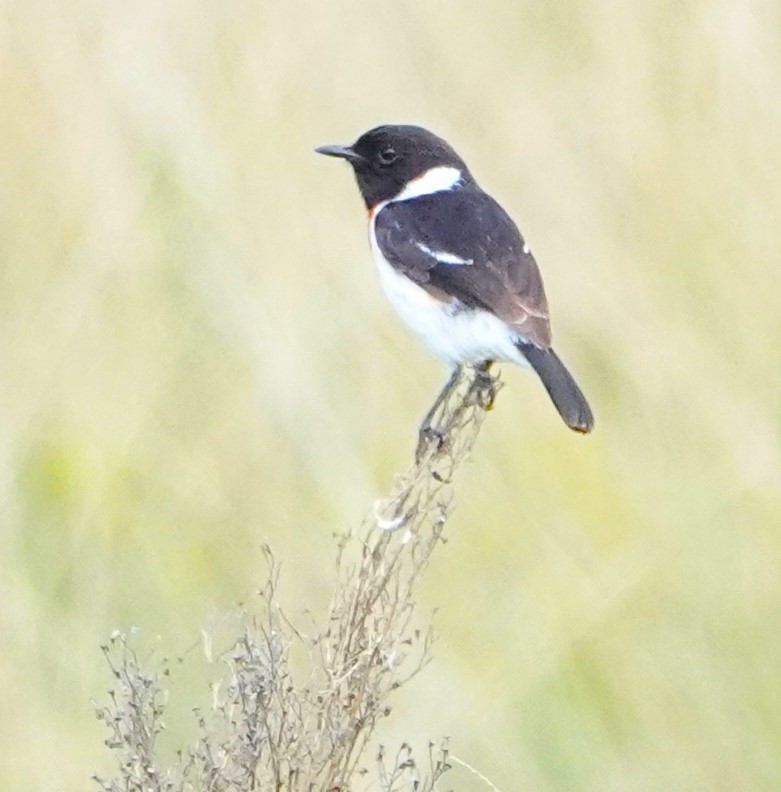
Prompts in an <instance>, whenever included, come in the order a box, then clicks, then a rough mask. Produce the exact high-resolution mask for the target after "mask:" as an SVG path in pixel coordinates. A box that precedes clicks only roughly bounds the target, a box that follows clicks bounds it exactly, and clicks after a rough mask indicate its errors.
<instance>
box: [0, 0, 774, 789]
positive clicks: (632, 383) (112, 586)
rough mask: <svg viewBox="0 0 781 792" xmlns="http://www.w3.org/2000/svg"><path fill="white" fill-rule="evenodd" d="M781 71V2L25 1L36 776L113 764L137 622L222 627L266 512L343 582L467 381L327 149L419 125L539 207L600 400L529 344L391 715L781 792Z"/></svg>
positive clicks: (13, 783)
mask: <svg viewBox="0 0 781 792" xmlns="http://www.w3.org/2000/svg"><path fill="white" fill-rule="evenodd" d="M780 81H781V6H779V4H778V3H777V2H774V1H773V0H699V1H698V0H691V1H690V2H686V3H672V2H667V1H666V0H650V1H649V2H640V1H639V0H632V1H631V2H627V3H623V4H616V3H614V2H608V1H607V0H574V1H573V2H569V3H566V4H565V3H548V2H538V1H536V0H535V1H534V2H528V3H515V2H510V0H506V1H505V2H499V1H498V0H497V2H487V3H485V2H484V3H477V2H467V1H466V0H456V1H453V2H448V3H445V2H442V0H433V1H432V2H426V3H420V2H407V1H406V0H401V1H400V2H396V3H391V4H372V3H361V2H358V1H357V0H338V1H337V2H333V3H329V4H324V3H321V4H319V3H314V2H303V1H302V0H293V1H291V2H287V3H270V2H264V1H263V0H261V2H254V3H253V2H245V1H239V0H223V2H219V3H218V2H213V1H212V0H199V2H192V0H187V1H185V0H134V2H132V3H130V2H121V0H116V1H113V0H112V2H95V0H73V2H70V3H56V2H53V0H18V1H17V2H14V0H4V2H1V3H0V107H1V108H2V113H0V338H1V339H2V342H1V343H0V509H1V512H0V519H1V520H2V530H1V531H0V645H1V646H2V651H1V652H0V778H2V779H3V780H2V787H3V788H4V789H7V790H22V789H24V790H27V789H43V790H48V789H51V790H54V789H58V790H63V789H66V790H71V789H73V790H75V789H83V788H85V787H88V786H89V781H88V780H87V779H88V777H89V775H90V774H91V773H92V772H94V771H96V770H97V771H99V772H102V773H105V772H108V770H109V769H110V767H111V757H110V756H109V754H108V752H107V751H106V749H105V748H104V747H103V746H102V739H103V737H104V732H103V730H102V728H101V727H100V724H98V723H97V721H95V719H94V717H93V714H92V708H91V706H90V699H91V698H98V699H101V698H103V697H105V690H106V689H107V688H108V686H109V685H110V679H109V678H108V674H107V671H106V668H105V667H104V663H103V660H102V656H101V654H100V651H99V649H98V646H99V644H100V643H102V642H103V641H105V640H106V637H107V636H108V634H109V632H110V631H111V630H112V629H115V628H120V629H126V628H128V627H129V626H131V625H138V626H140V627H141V628H142V629H143V631H144V634H145V635H148V636H155V635H159V636H160V638H159V640H158V641H157V645H158V651H159V652H160V653H162V654H169V655H178V654H182V653H188V649H189V648H190V647H191V646H193V644H195V643H196V642H197V640H198V636H199V631H200V629H201V628H202V627H203V626H205V625H207V624H208V623H209V622H210V620H211V619H213V618H215V616H214V614H219V613H220V612H222V611H224V610H226V609H229V608H231V607H232V606H233V605H234V604H235V603H236V602H238V601H240V600H246V599H247V598H248V597H251V595H252V592H253V590H254V589H255V588H256V587H257V585H258V583H259V581H260V580H261V578H262V570H263V565H262V554H261V552H260V544H261V542H262V541H264V540H266V541H268V542H270V544H271V545H272V546H273V548H274V550H275V553H276V555H277V557H278V558H279V560H280V561H281V563H282V567H283V591H284V592H285V596H286V598H287V601H288V606H289V610H290V611H291V612H293V613H296V612H298V611H300V610H302V609H304V608H305V607H307V606H311V605H317V604H318V603H322V602H323V601H324V600H325V599H326V598H327V596H328V591H329V576H330V574H331V558H332V556H333V547H334V545H333V540H332V533H333V532H335V531H340V530H343V529H344V528H346V527H350V526H355V525H357V523H358V522H359V521H360V518H361V516H362V514H363V513H364V511H365V510H366V509H367V508H368V507H369V505H370V503H371V501H372V499H374V498H375V497H377V496H379V495H380V494H381V493H382V492H384V491H385V490H386V489H387V487H388V485H389V483H390V481H391V478H392V475H393V473H394V472H395V471H398V470H400V469H403V468H404V467H405V465H406V464H407V462H408V460H409V457H410V453H411V449H412V446H413V442H414V434H415V427H416V423H417V420H418V418H419V417H420V415H421V414H422V413H423V411H424V410H425V409H426V408H427V406H428V404H429V403H430V400H431V399H432V398H433V395H434V394H435V392H436V390H437V389H438V388H439V387H440V385H441V384H442V381H443V379H444V377H445V375H446V372H445V370H444V367H443V366H442V365H441V364H439V363H437V362H435V361H433V360H432V359H431V358H429V357H428V355H427V353H426V352H425V350H424V349H423V348H422V347H421V346H420V345H419V344H418V343H417V342H416V341H415V340H413V339H412V338H411V337H410V336H409V335H408V334H407V332H406V330H404V328H403V327H402V326H401V325H400V324H399V323H398V321H397V320H396V318H395V317H394V316H393V315H392V314H391V310H390V308H389V307H388V306H387V305H386V303H385V301H384V299H383V297H382V295H381V293H380V289H379V286H378V284H377V282H376V279H375V273H374V272H373V268H372V265H371V262H370V259H369V253H368V247H367V244H366V239H365V229H364V217H363V211H362V208H361V204H360V200H359V197H358V194H357V191H356V188H355V186H354V184H353V183H352V177H351V174H350V172H349V169H348V168H347V167H340V166H339V165H338V164H337V163H334V162H331V161H325V160H324V159H322V158H318V157H317V156H316V155H314V154H313V152H312V149H313V147H314V146H316V145H319V144H323V143H336V142H350V141H352V140H353V139H354V138H355V137H357V135H358V134H359V133H361V132H362V131H364V130H365V129H367V128H369V127H371V126H374V125H376V124H378V123H383V122H389V121H391V122H392V121H401V122H415V123H421V124H423V125H425V126H428V127H430V128H431V129H432V130H434V131H436V132H438V133H439V134H441V135H443V136H444V137H446V138H448V140H451V141H452V142H453V144H454V145H455V147H456V148H457V149H458V150H459V151H460V152H461V153H462V154H463V155H464V156H465V158H466V159H467V161H468V162H469V163H470V165H471V167H472V170H473V172H474V174H475V175H476V177H477V178H478V180H479V181H481V183H482V184H483V185H484V186H485V187H486V188H488V189H489V190H490V191H491V192H492V193H494V194H495V195H496V196H497V197H498V198H499V199H500V200H501V202H502V203H503V204H504V205H505V206H506V208H507V209H508V210H509V211H510V213H511V214H512V215H514V216H515V217H516V218H517V219H518V220H519V222H520V225H521V227H522V228H523V230H524V232H525V234H526V236H527V238H528V239H529V240H530V242H531V245H532V248H533V249H534V251H535V253H536V254H537V257H538V260H539V261H540V263H541V266H542V269H543V272H544V275H545V277H546V286H547V290H548V296H549V298H550V301H551V305H552V308H553V322H554V333H555V336H556V341H557V348H558V349H559V351H560V353H561V354H562V356H563V357H564V358H565V359H566V360H567V361H568V363H569V364H570V366H571V367H572V369H573V370H574V371H575V372H576V373H577V375H578V378H579V379H580V380H581V381H582V385H583V387H584V390H586V392H587V393H588V394H589V396H590V398H591V400H592V403H593V405H594V408H595V412H596V415H597V432H596V433H595V434H594V435H593V437H590V438H587V439H582V438H579V437H576V436H574V435H572V434H571V433H569V432H567V431H566V430H565V429H564V428H563V426H562V424H561V422H560V420H559V418H558V417H557V416H556V414H555V412H554V411H553V409H552V407H551V406H550V404H549V403H548V402H547V398H546V396H545V394H544V392H543V390H542V388H541V387H540V386H539V384H538V383H537V382H535V381H534V380H533V378H532V377H531V376H529V375H528V374H525V373H523V372H517V371H514V370H512V371H511V370H508V367H506V366H505V377H506V381H507V382H508V387H507V388H506V389H505V390H504V391H503V393H502V394H501V396H500V399H499V402H498V405H497V409H496V410H495V412H494V413H493V414H492V415H491V416H490V419H489V420H488V422H487V423H486V426H485V428H484V431H483V435H482V437H481V440H480V443H479V444H478V448H477V451H476V453H475V457H474V462H473V464H472V465H471V466H470V469H469V470H468V471H467V473H466V475H465V476H463V477H462V480H461V482H460V486H459V498H458V500H459V503H458V509H457V512H456V515H455V517H454V519H453V521H452V522H451V523H450V525H449V529H448V535H449V542H448V544H447V545H446V546H445V547H444V548H442V550H441V551H440V552H439V553H438V555H437V557H436V558H435V561H434V564H433V566H432V568H431V569H430V572H429V574H428V577H427V580H426V590H425V597H424V599H425V603H424V607H425V608H430V609H433V608H437V609H438V615H437V617H436V625H437V628H438V631H439V634H440V640H439V642H438V644H437V646H436V649H435V652H436V660H435V664H434V665H432V666H429V668H428V670H427V671H426V672H424V674H422V675H421V676H420V677H418V678H417V679H416V680H415V682H414V683H413V684H412V685H411V687H410V688H409V689H408V690H407V691H404V693H403V695H402V696H401V697H400V698H399V699H398V701H397V702H396V708H395V713H394V716H393V717H392V718H391V719H390V720H389V721H388V723H387V726H386V732H385V734H384V739H385V740H387V743H388V745H389V746H392V745H394V744H397V743H398V742H399V741H401V740H402V739H410V740H413V741H418V744H422V745H425V741H426V740H427V739H429V738H431V739H438V738H439V736H441V735H443V734H448V735H450V736H451V738H452V739H451V748H452V750H453V752H454V753H455V754H457V755H458V756H460V757H461V758H462V759H464V760H465V761H467V762H469V763H470V764H472V765H474V766H476V767H478V768H479V769H480V770H481V771H482V772H483V773H485V774H486V775H487V776H488V777H490V778H491V779H492V781H493V782H494V783H495V784H496V785H497V786H498V787H499V788H501V789H503V790H511V789H512V790H515V789H523V790H542V791H547V790H551V791H552V790H596V789H599V790H649V792H650V791H651V790H654V791H656V790H658V791H660V792H661V790H731V791H733V792H734V790H776V789H779V788H781V751H779V745H781V685H780V684H779V667H780V664H781V633H780V632H779V617H781V574H779V568H780V564H781V532H780V531H779V527H780V526H779V518H780V517H781V498H780V497H779V492H780V491H781V450H780V446H779V440H780V439H781V422H780V421H779V404H780V403H781V384H780V383H781V379H780V378H779V375H778V371H779V368H781V354H780V353H779V339H780V338H781V310H779V294H781V291H780V289H779V287H780V286H781V283H780V280H781V276H780V275H779V273H780V272H781V268H779V253H778V250H779V246H778V234H779V231H778V227H779V218H781V188H780V187H779V173H781V101H779V97H778V85H779V82H780ZM198 654H199V650H191V651H190V652H189V654H188V656H189V657H190V658H191V659H192V660H193V662H192V663H185V664H184V665H183V666H182V667H181V668H177V669H175V673H174V677H173V681H172V686H173V689H174V693H173V696H172V707H173V708H174V710H176V708H177V707H178V708H179V710H180V711H181V712H182V713H184V714H183V715H182V717H180V718H176V717H174V718H173V722H172V730H173V733H172V734H171V735H169V738H170V740H171V743H172V744H175V743H176V742H177V741H179V742H181V740H183V739H187V738H188V736H189V734H190V732H189V731H188V729H189V728H190V727H188V726H187V724H188V723H189V718H188V717H187V710H188V708H189V707H190V706H192V705H193V704H195V703H202V702H203V701H208V691H207V690H206V689H205V686H204V682H203V678H202V676H201V674H200V669H199V670H198V671H194V670H193V668H197V667H198V663H197V662H196V656H197V655H198ZM394 741H395V743H394ZM448 781H449V785H451V786H454V787H456V788H457V789H476V788H478V786H479V785H478V782H477V781H476V780H474V779H473V778H470V776H468V775H467V774H465V772H464V771H463V770H458V769H457V770H454V771H453V773H452V774H451V775H450V776H449V777H448Z"/></svg>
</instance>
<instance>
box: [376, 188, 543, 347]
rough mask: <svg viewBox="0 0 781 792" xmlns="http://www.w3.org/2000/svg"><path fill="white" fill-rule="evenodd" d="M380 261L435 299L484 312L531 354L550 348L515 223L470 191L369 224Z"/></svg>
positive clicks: (423, 199) (400, 206) (530, 260)
mask: <svg viewBox="0 0 781 792" xmlns="http://www.w3.org/2000/svg"><path fill="white" fill-rule="evenodd" d="M374 223H375V236H376V239H377V244H378V246H379V248H380V250H381V251H382V254H383V255H384V256H385V258H386V259H387V260H388V262H389V263H390V264H391V265H392V266H393V267H395V268H396V269H397V270H400V271H401V272H404V273H406V274H407V275H408V276H409V277H410V278H412V279H413V280H414V281H415V282H416V283H418V284H419V285H420V286H422V287H423V288H424V289H428V290H429V291H431V292H432V294H434V295H435V296H437V297H440V298H442V296H443V295H448V296H449V297H450V298H452V299H455V300H458V301H459V302H460V303H461V304H463V305H464V306H466V307H467V308H483V309H485V310H488V311H491V312H492V313H494V314H496V315H497V316H498V317H499V318H501V319H503V320H504V321H505V322H507V324H509V325H511V326H512V327H513V328H514V329H515V330H516V331H517V333H518V335H519V336H520V337H521V338H522V339H524V340H525V341H528V342H531V343H532V344H534V345H535V346H538V347H541V348H543V349H546V348H548V347H549V346H550V341H551V335H550V322H549V315H548V301H547V299H546V297H545V290H544V288H543V285H542V278H541V276H540V271H539V269H538V267H537V262H536V261H535V260H534V257H533V256H532V254H531V252H529V249H528V248H527V247H526V245H525V244H524V241H523V237H522V236H521V234H520V232H519V231H518V229H517V227H516V226H515V223H513V221H512V220H511V219H510V217H509V216H508V215H507V213H506V212H505V211H504V210H503V209H502V207H501V206H499V204H498V203H496V201H494V200H493V198H491V196H489V195H487V194H486V193H484V192H482V190H479V189H477V188H476V187H469V188H461V189H456V190H452V191H448V192H438V193H434V194H432V195H424V196H420V197H418V198H413V199H411V200H408V201H396V202H392V203H389V204H387V205H386V206H385V207H383V208H382V209H381V210H380V211H379V213H378V214H377V215H376V217H375V219H374Z"/></svg>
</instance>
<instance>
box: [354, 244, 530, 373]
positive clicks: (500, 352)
mask: <svg viewBox="0 0 781 792" xmlns="http://www.w3.org/2000/svg"><path fill="white" fill-rule="evenodd" d="M369 236H370V240H371V247H372V254H373V256H374V261H375V263H376V265H377V269H378V271H379V273H380V281H381V282H382V287H383V289H384V291H385V294H386V295H387V296H388V299H389V300H390V302H391V304H392V305H393V307H394V308H395V309H396V311H397V312H398V314H399V316H401V318H402V319H403V320H404V321H405V322H406V323H407V325H409V327H410V328H411V329H412V331H413V332H414V333H415V334H416V335H418V336H419V337H420V338H421V339H422V340H423V342H424V343H425V344H426V346H427V347H428V348H429V349H430V350H431V351H432V352H433V353H434V354H435V355H436V356H437V357H439V358H442V359H443V360H445V361H447V362H448V363H450V364H451V365H456V364H461V363H480V362H482V361H484V360H509V361H512V362H513V363H518V364H519V365H522V366H525V365H528V364H527V362H526V359H525V358H524V357H523V355H521V353H520V352H518V350H517V348H516V347H515V344H514V343H513V341H514V339H515V334H514V333H513V332H512V330H511V329H510V328H509V327H508V326H507V324H505V322H503V321H502V320H501V319H498V318H497V317H496V316H494V315H493V314H490V313H488V312H487V311H482V310H479V309H476V310H469V309H464V308H463V307H462V306H457V305H456V306H454V305H448V304H446V303H443V302H442V301H440V300H437V299H435V298H434V297H432V296H431V295H430V294H428V292H426V291H425V289H422V288H421V287H420V286H418V285H417V284H416V283H414V282H413V281H412V280H411V279H410V278H408V277H407V276H406V275H402V274H400V273H398V272H397V271H396V270H395V269H394V268H393V266H392V265H391V264H389V263H388V261H387V260H386V259H385V257H384V256H383V255H382V253H381V252H380V250H379V247H378V246H377V244H376V242H375V239H374V233H370V235H369Z"/></svg>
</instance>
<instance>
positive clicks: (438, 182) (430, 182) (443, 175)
mask: <svg viewBox="0 0 781 792" xmlns="http://www.w3.org/2000/svg"><path fill="white" fill-rule="evenodd" d="M459 181H461V171H460V170H459V169H458V168H451V167H449V166H446V165H439V166H437V167H436V168H429V169H428V170H427V171H426V172H425V173H423V174H422V175H421V176H418V178H417V179H413V180H412V181H411V182H409V183H408V184H407V186H406V187H405V188H404V189H403V190H402V191H401V192H400V193H399V194H398V195H397V196H395V197H394V198H391V201H409V199H410V198H418V197H420V196H421V195H431V193H438V192H444V191H445V190H452V189H453V188H454V187H455V186H456V184H458V182H459Z"/></svg>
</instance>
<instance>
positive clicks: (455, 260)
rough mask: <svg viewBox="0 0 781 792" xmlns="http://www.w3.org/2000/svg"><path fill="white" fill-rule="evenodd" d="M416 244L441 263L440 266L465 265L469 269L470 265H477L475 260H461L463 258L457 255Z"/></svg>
mask: <svg viewBox="0 0 781 792" xmlns="http://www.w3.org/2000/svg"><path fill="white" fill-rule="evenodd" d="M415 244H416V245H417V246H418V247H419V248H420V249H421V250H422V251H423V252H424V253H426V254H427V255H429V256H431V257H432V258H434V259H436V260H437V261H438V262H440V264H463V265H464V266H467V267H468V266H469V265H470V264H474V263H475V262H474V260H473V259H465V258H461V256H457V255H456V254H455V253H448V252H447V251H446V250H432V249H431V248H430V247H429V246H428V245H424V244H423V243H422V242H416V243H415Z"/></svg>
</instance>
